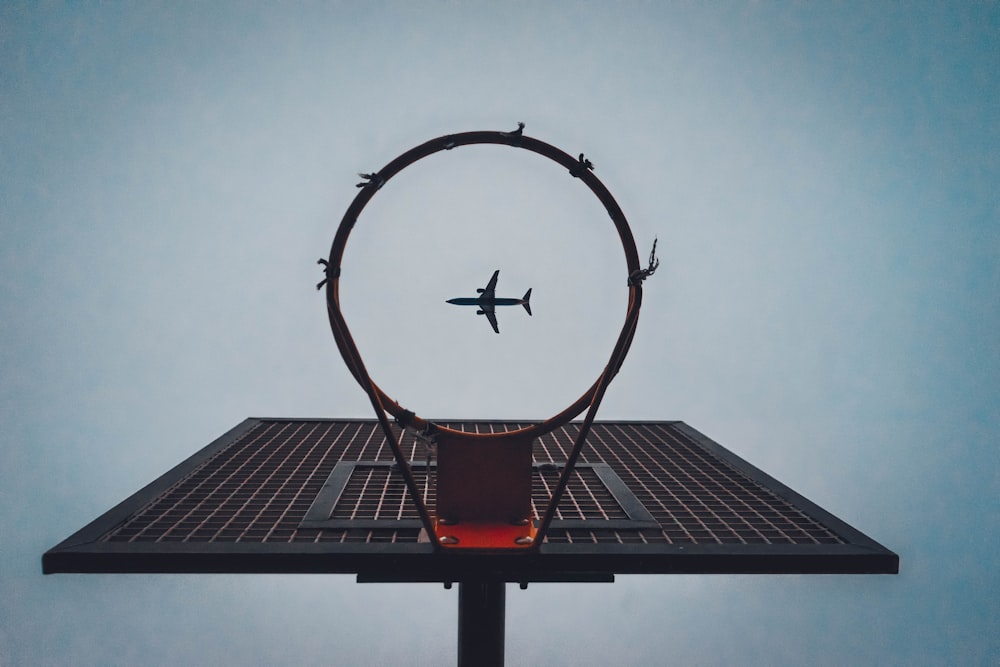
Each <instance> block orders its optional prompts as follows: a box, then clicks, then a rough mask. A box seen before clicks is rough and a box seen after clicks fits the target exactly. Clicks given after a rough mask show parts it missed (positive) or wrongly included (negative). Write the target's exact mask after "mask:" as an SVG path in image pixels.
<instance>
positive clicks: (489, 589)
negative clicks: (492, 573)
mask: <svg viewBox="0 0 1000 667" xmlns="http://www.w3.org/2000/svg"><path fill="white" fill-rule="evenodd" d="M505 587H506V584H505V583H504V582H503V581H462V582H459V584H458V667H503V647H504V621H505V618H504V617H505V603H506V598H505V595H506V590H505Z"/></svg>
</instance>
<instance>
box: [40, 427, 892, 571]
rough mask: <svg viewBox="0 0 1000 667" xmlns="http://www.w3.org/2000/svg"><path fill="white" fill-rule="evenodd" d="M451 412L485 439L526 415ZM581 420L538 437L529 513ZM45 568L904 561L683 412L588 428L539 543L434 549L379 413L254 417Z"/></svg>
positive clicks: (417, 461) (51, 557)
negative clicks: (499, 417) (478, 416)
mask: <svg viewBox="0 0 1000 667" xmlns="http://www.w3.org/2000/svg"><path fill="white" fill-rule="evenodd" d="M442 423H445V424H447V425H448V426H452V427H456V428H462V429H463V430H466V431H477V432H490V431H505V430H511V429H514V428H519V427H522V426H525V425H526V423H516V422H486V421H474V422H471V421H470V422H442ZM394 428H395V427H394ZM578 429H579V425H578V424H575V423H571V424H569V425H567V426H565V427H563V428H560V429H557V430H555V431H553V432H552V433H550V434H548V435H545V436H543V437H541V438H539V439H537V440H536V441H535V443H534V452H533V456H534V466H533V485H532V505H533V510H534V512H535V516H536V519H537V517H538V516H539V515H540V514H541V513H543V512H544V509H545V506H546V503H547V500H548V498H549V495H550V493H551V489H552V488H553V487H554V486H555V483H556V481H557V479H558V476H559V472H560V466H561V464H562V463H563V462H564V461H565V459H566V456H567V454H568V452H569V451H570V449H571V448H572V444H573V441H574V438H575V436H576V433H577V432H578ZM397 435H398V437H399V438H400V440H401V443H402V446H403V449H404V451H405V452H406V453H407V454H408V456H409V458H410V460H411V461H412V466H413V472H414V477H415V478H416V481H417V484H418V486H419V487H420V490H421V493H422V495H423V499H424V502H425V503H426V504H427V505H428V507H429V508H430V509H431V510H432V511H433V507H434V484H433V480H434V473H435V465H434V463H433V461H432V460H429V459H428V458H427V456H426V454H427V453H426V451H425V450H424V447H423V445H422V444H421V443H420V442H419V441H418V440H416V439H415V438H414V437H413V436H412V435H410V434H408V433H405V432H399V431H397ZM42 567H43V570H44V572H46V573H53V572H273V573H295V572H331V573H354V574H357V575H358V578H359V580H365V581H380V580H386V581H389V580H391V581H460V580H462V579H468V578H474V577H491V578H502V579H504V580H507V581H563V580H601V579H607V578H609V577H610V576H611V575H613V574H615V573H618V574H632V573H648V574H653V573H895V572H897V571H898V567H899V558H898V556H896V554H894V553H892V552H891V551H889V550H887V549H886V548H885V547H883V546H881V545H880V544H878V543H877V542H875V541H873V540H872V539H870V538H869V537H867V536H865V535H864V534H862V533H861V532H859V531H858V530H856V529H854V528H852V527H851V526H849V525H847V524H846V523H844V522H843V521H841V520H840V519H837V518H836V517H835V516H833V515H832V514H830V513H829V512H827V511H825V510H823V509H822V508H820V507H818V506H817V505H815V504H814V503H812V502H810V501H809V500H807V499H806V498H804V497H802V496H800V495H799V494H797V493H795V492H794V491H792V490H791V489H789V488H788V487H786V486H784V485H783V484H781V483H780V482H778V481H777V480H775V479H773V478H771V477H770V476H768V475H766V474H765V473H763V472H761V471H760V470H758V469H757V468H754V467H753V466H751V465H750V464H749V463H747V462H746V461H744V460H742V459H740V458H739V457H737V456H736V455H734V454H733V453H732V452H730V451H728V450H727V449H725V448H723V447H722V446H720V445H719V444H718V443H715V442H713V441H712V440H710V439H709V438H707V437H706V436H704V435H702V434H701V433H699V432H698V431H696V430H695V429H693V428H691V427H690V426H688V425H686V424H684V423H683V422H678V421H664V422H596V423H595V424H594V425H593V428H592V430H591V433H590V435H589V436H588V438H587V443H586V445H585V447H584V451H583V455H582V456H581V460H580V463H579V464H578V465H577V467H576V469H575V470H574V473H573V476H572V478H571V480H570V484H569V486H568V487H567V490H566V493H565V495H564V496H563V499H562V501H561V502H560V505H559V508H558V513H557V514H556V517H555V520H554V521H553V524H552V526H551V529H550V531H549V534H548V536H547V539H546V541H545V543H544V544H543V545H542V546H541V548H540V550H539V551H538V553H533V554H526V553H521V552H516V553H495V552H494V553H454V552H448V551H441V552H436V551H435V549H434V548H433V545H431V544H430V543H429V542H427V541H426V539H425V538H423V537H422V535H421V525H420V521H419V517H418V515H417V512H416V510H415V507H414V506H413V504H412V502H411V501H410V499H409V497H408V495H407V493H406V489H405V486H404V483H403V478H402V475H401V474H400V473H399V470H398V468H397V467H396V465H395V464H394V460H393V457H392V452H391V450H390V448H389V446H388V444H387V443H386V441H385V437H384V435H383V433H382V431H381V429H380V428H379V425H378V422H377V421H375V420H358V419H248V420H246V421H244V422H243V423H242V424H240V425H238V426H237V427H236V428H234V429H232V430H231V431H230V432H229V433H226V434H225V435H223V436H222V437H220V438H219V439H217V440H216V441H215V442H213V443H211V444H210V445H208V446H207V447H205V448H204V449H203V450H201V451H200V452H198V453H197V454H195V455H194V456H192V457H191V458H189V459H188V460H187V461H184V462H183V463H181V464H180V465H178V466H177V467H176V468H174V469H173V470H171V471H170V472H168V473H166V474H165V475H163V476H162V477H160V478H159V479H158V480H156V481H155V482H153V483H152V484H150V485H149V486H147V487H145V488H144V489H142V490H141V491H139V492H138V493H136V494H135V495H133V496H132V497H130V498H128V499H127V500H125V501H124V502H122V503H121V504H119V505H118V506H117V507H115V508H113V509H111V510H110V511H108V512H107V513H105V514H104V515H103V516H101V517H99V518H98V519H96V520H95V521H93V522H92V523H90V524H89V525H88V526H86V527H85V528H83V529H81V530H80V531H78V532H77V533H75V534H74V535H72V536H71V537H69V538H68V539H66V540H65V541H63V542H62V543H60V544H59V545H57V546H56V547H54V548H52V549H51V550H49V551H48V552H46V553H45V555H44V556H43V558H42Z"/></svg>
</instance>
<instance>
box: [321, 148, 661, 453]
mask: <svg viewBox="0 0 1000 667" xmlns="http://www.w3.org/2000/svg"><path fill="white" fill-rule="evenodd" d="M474 144H499V145H507V146H511V147H514V148H521V149H524V150H529V151H532V152H534V153H537V154H539V155H542V156H544V157H547V158H549V159H550V160H553V161H554V162H557V163H558V164H560V165H562V166H563V167H565V168H566V169H568V170H569V172H570V174H571V175H573V176H574V177H576V178H579V179H580V180H581V181H583V183H584V184H586V185H587V187H588V188H590V190H591V191H592V192H593V193H594V194H595V195H596V196H597V198H598V199H599V200H600V201H601V203H602V204H603V205H604V207H605V209H607V211H608V215H609V216H610V217H611V220H612V222H613V223H614V225H615V228H616V229H617V230H618V236H619V237H620V239H621V242H622V248H623V249H624V251H625V263H626V268H627V270H626V273H625V276H632V275H634V274H635V273H636V272H637V271H640V270H641V267H640V264H639V254H638V252H637V251H636V247H635V240H634V239H633V237H632V230H631V229H630V228H629V225H628V221H627V220H626V219H625V214H624V213H622V210H621V208H620V207H619V206H618V203H617V202H616V201H615V199H614V197H612V196H611V193H610V192H609V191H608V189H607V188H606V187H605V186H604V184H603V183H601V181H600V179H598V178H597V177H596V176H595V175H594V172H593V171H592V170H591V168H590V166H589V163H587V162H585V160H584V159H583V155H582V154H581V155H580V157H579V158H574V157H573V156H571V155H569V154H567V153H565V152H563V151H561V150H559V149H558V148H556V147H554V146H552V145H550V144H547V143H545V142H544V141H540V140H538V139H534V138H532V137H528V136H523V135H521V134H519V133H507V132H497V131H477V132H462V133H459V134H450V135H445V136H443V137H438V138H436V139H431V140H430V141H427V142H425V143H423V144H420V145H419V146H416V147H415V148H411V149H410V150H408V151H406V152H405V153H403V154H402V155H400V156H399V157H397V158H396V159H394V160H392V161H391V162H390V163H389V164H387V165H386V166H385V167H383V168H382V169H381V170H379V171H378V172H375V173H374V174H368V175H365V178H366V179H367V183H365V184H364V185H363V186H361V185H359V187H361V191H360V192H358V194H357V196H356V197H355V198H354V201H352V202H351V205H350V206H349V207H348V208H347V212H346V213H344V217H343V218H342V219H341V221H340V226H339V227H338V228H337V233H336V235H335V236H334V239H333V244H332V246H331V248H330V256H329V260H328V261H327V268H326V271H327V281H326V302H327V314H328V315H329V319H330V329H331V330H332V331H333V337H334V340H336V342H337V348H338V349H339V350H340V354H341V356H342V357H343V359H344V363H346V364H347V368H348V369H349V370H350V372H351V374H352V375H353V376H354V378H355V380H357V381H358V384H360V385H361V388H362V389H364V390H365V391H366V392H367V393H368V395H369V398H370V399H371V401H372V404H373V406H374V407H375V409H376V411H378V410H380V409H381V410H382V411H384V412H388V413H389V414H391V415H392V416H393V417H395V418H396V420H397V421H398V422H399V423H400V424H401V425H403V426H404V427H411V428H415V429H417V430H420V431H424V432H434V431H436V432H439V433H440V432H443V433H447V434H448V435H449V436H452V437H456V438H467V439H497V438H511V437H516V438H523V437H538V436H540V435H544V434H546V433H548V432H549V431H552V430H553V429H556V428H559V427H560V426H562V425H564V424H566V423H567V422H569V421H570V420H572V419H573V418H575V417H577V416H578V415H580V414H581V413H582V412H583V411H584V410H585V409H587V407H588V406H591V405H593V404H594V401H595V400H599V398H600V396H602V395H603V392H604V389H606V388H607V385H608V383H609V382H610V381H611V378H612V377H614V375H615V374H616V373H617V372H618V369H619V367H620V366H621V363H622V361H623V360H624V358H625V355H626V354H627V352H628V348H629V346H630V345H631V343H632V338H633V336H634V335H635V325H636V322H637V319H638V312H639V307H640V305H641V303H642V286H641V281H634V280H628V281H627V284H628V290H629V297H628V311H627V313H626V316H625V323H624V325H623V327H622V330H621V333H620V334H619V337H618V341H617V343H616V345H615V349H614V351H613V352H612V354H611V358H610V360H609V362H608V365H607V366H606V367H605V369H604V371H603V372H602V373H601V375H600V377H598V379H597V380H596V381H595V382H594V384H593V385H591V386H590V388H589V389H587V390H586V391H585V392H584V393H583V394H582V395H581V396H580V398H578V399H577V400H576V401H574V402H573V403H572V404H571V405H570V406H569V407H567V408H566V409H564V410H563V411H562V412H560V413H559V414H557V415H555V416H553V417H550V418H548V419H546V420H545V421H543V422H540V423H537V424H532V425H530V426H527V427H525V428H522V429H519V430H516V431H505V432H501V433H470V432H468V431H462V430H457V429H451V428H447V427H444V426H440V425H437V424H432V423H431V422H429V421H427V420H425V419H423V418H421V417H418V416H417V415H415V414H414V413H413V412H410V411H409V410H407V409H405V408H404V407H403V406H401V405H400V404H399V403H397V402H396V401H394V400H393V399H391V398H389V396H388V395H387V394H386V393H385V392H384V391H382V389H381V388H380V387H379V386H378V385H377V384H375V382H374V381H373V380H372V379H371V377H369V375H368V373H367V371H366V370H365V367H364V363H363V362H362V360H361V356H360V354H359V353H358V349H357V346H356V345H355V343H354V339H353V338H352V337H351V333H350V330H349V329H348V328H347V323H346V322H345V321H344V316H343V313H342V312H341V309H340V293H339V288H340V277H341V275H340V273H341V271H340V266H341V262H342V260H343V256H344V249H345V248H346V246H347V239H348V237H349V236H350V233H351V230H352V229H353V228H354V225H355V223H356V222H357V221H358V217H359V216H360V215H361V212H362V211H363V210H364V208H365V206H366V205H367V204H368V202H369V201H371V199H372V197H374V196H375V193H376V192H378V191H379V190H380V189H381V188H382V186H384V185H385V184H386V183H387V182H388V181H389V179H391V178H392V177H393V176H395V175H396V174H398V173H399V172H401V171H402V170H403V169H405V168H406V167H408V166H410V165H411V164H413V163H414V162H417V161H418V160H420V159H423V158H425V157H427V156H429V155H432V154H434V153H437V152H439V151H443V150H451V149H453V148H457V147H459V146H470V145H474ZM382 416H383V415H382V414H380V415H379V417H380V418H381V417H382Z"/></svg>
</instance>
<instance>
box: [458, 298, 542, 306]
mask: <svg viewBox="0 0 1000 667" xmlns="http://www.w3.org/2000/svg"><path fill="white" fill-rule="evenodd" d="M448 303H451V304H454V305H456V306H484V305H490V304H492V305H494V306H520V305H523V304H524V299H510V298H506V297H499V298H496V297H495V298H493V299H484V298H482V297H476V296H462V297H458V298H456V299H448Z"/></svg>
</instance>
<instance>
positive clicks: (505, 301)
mask: <svg viewBox="0 0 1000 667" xmlns="http://www.w3.org/2000/svg"><path fill="white" fill-rule="evenodd" d="M499 275H500V269H497V270H496V271H494V272H493V277H492V278H490V282H488V283H486V287H484V288H482V289H477V290H476V291H477V292H479V296H468V297H458V298H455V299H448V301H447V303H453V304H455V305H456V306H479V310H477V311H476V315H485V316H486V319H488V320H489V321H490V325H491V326H492V327H493V331H496V332H497V333H500V327H498V326H497V315H496V310H495V309H496V307H497V306H524V309H525V310H526V311H528V315H531V305H530V304H529V303H528V300H529V299H530V298H531V289H530V288H529V289H528V291H527V292H525V293H524V296H523V297H521V298H520V299H509V298H497V295H496V292H495V290H496V286H497V277H498V276H499Z"/></svg>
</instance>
